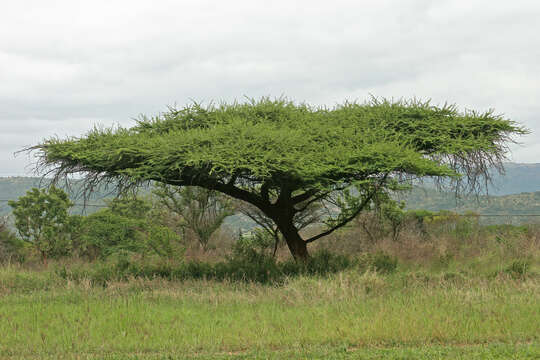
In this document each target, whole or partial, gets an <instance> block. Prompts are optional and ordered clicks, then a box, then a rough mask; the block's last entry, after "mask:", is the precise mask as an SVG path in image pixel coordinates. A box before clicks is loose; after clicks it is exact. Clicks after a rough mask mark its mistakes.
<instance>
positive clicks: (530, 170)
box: [0, 163, 540, 226]
mask: <svg viewBox="0 0 540 360" xmlns="http://www.w3.org/2000/svg"><path fill="white" fill-rule="evenodd" d="M505 167H506V174H505V175H504V176H500V175H495V176H494V182H493V186H490V187H489V194H490V195H491V196H490V197H489V198H488V197H485V196H481V197H479V198H476V197H463V198H461V199H456V198H455V196H454V194H453V193H444V192H439V191H436V190H435V189H432V188H429V186H428V185H426V186H423V187H422V188H419V187H416V188H415V189H413V190H412V191H411V192H409V193H407V194H402V195H400V196H399V198H400V200H404V201H405V202H406V204H407V208H409V209H426V210H432V211H437V210H453V211H458V212H464V211H467V210H474V211H477V212H480V213H485V214H507V213H510V214H530V213H534V214H537V213H538V214H540V163H537V164H516V163H507V164H506V165H505ZM46 185H47V180H42V179H40V178H32V177H7V178H0V199H1V200H11V199H17V198H18V197H19V196H21V195H24V194H25V193H26V191H28V190H29V189H31V188H32V187H43V186H46ZM72 189H73V192H74V193H75V194H76V193H77V189H78V187H77V183H76V182H75V183H74V184H73V186H72ZM108 196H110V192H108V191H106V190H103V189H102V190H100V191H97V192H96V193H94V194H93V195H92V197H91V199H90V203H93V204H103V201H102V199H103V198H105V197H108ZM75 201H76V202H79V203H80V202H81V200H80V199H75ZM75 210H76V212H80V211H82V207H78V208H76V209H75ZM93 210H95V208H88V209H87V212H91V211H93ZM9 211H10V208H9V206H8V205H7V203H6V202H5V201H0V215H3V214H6V213H8V212H9ZM231 220H232V219H231ZM236 220H237V221H240V223H242V221H241V220H240V219H236ZM236 220H232V221H231V222H232V223H235V222H236ZM244 225H245V224H244ZM241 226H242V225H241Z"/></svg>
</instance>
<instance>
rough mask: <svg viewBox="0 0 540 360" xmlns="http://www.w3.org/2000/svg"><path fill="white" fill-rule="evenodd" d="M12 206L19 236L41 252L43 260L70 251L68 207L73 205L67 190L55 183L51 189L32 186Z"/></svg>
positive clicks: (12, 202) (11, 203) (10, 203)
mask: <svg viewBox="0 0 540 360" xmlns="http://www.w3.org/2000/svg"><path fill="white" fill-rule="evenodd" d="M9 205H10V206H11V207H12V208H13V216H14V217H15V227H16V228H17V231H18V233H19V235H20V236H21V238H22V239H23V240H24V241H26V242H28V243H29V244H31V245H32V246H33V247H34V248H35V249H36V250H37V251H38V252H39V253H40V255H41V258H42V260H43V261H46V259H47V258H49V257H51V258H55V257H59V256H64V255H68V254H69V253H70V249H71V238H70V236H69V224H70V216H69V213H68V209H69V208H70V207H71V206H72V205H73V204H72V203H71V201H70V200H69V198H68V196H67V194H66V193H65V192H64V191H62V190H61V189H58V188H56V187H54V186H53V187H51V188H49V189H48V190H44V189H38V188H33V189H32V190H29V191H28V192H27V193H26V195H25V196H21V197H20V198H19V199H18V200H17V201H10V202H9Z"/></svg>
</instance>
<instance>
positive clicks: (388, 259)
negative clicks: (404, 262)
mask: <svg viewBox="0 0 540 360" xmlns="http://www.w3.org/2000/svg"><path fill="white" fill-rule="evenodd" d="M397 264H398V260H397V258H396V257H393V256H391V255H389V254H387V253H385V252H382V251H378V252H376V253H375V254H373V255H371V256H370V258H369V265H370V267H371V268H373V270H375V271H377V272H380V273H383V274H390V273H393V272H394V271H396V269H397Z"/></svg>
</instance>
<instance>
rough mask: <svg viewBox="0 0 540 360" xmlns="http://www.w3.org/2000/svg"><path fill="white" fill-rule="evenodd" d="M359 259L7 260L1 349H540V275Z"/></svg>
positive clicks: (187, 352)
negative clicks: (281, 278)
mask: <svg viewBox="0 0 540 360" xmlns="http://www.w3.org/2000/svg"><path fill="white" fill-rule="evenodd" d="M451 275H452V276H448V274H444V273H441V274H440V275H433V274H426V273H419V272H413V271H408V272H403V271H401V272H397V273H394V274H391V275H379V274H376V273H373V272H365V273H364V272H359V271H357V270H355V269H352V270H348V271H346V272H343V273H338V274H335V275H332V276H330V277H327V278H319V277H297V278H293V279H289V280H288V281H286V282H285V284H284V285H282V286H270V285H261V284H255V283H235V282H232V283H229V282H215V281H205V280H196V281H195V280H194V281H184V282H178V281H176V282H169V281H165V280H163V279H153V280H145V279H130V280H129V281H123V282H113V283H109V284H108V286H107V287H99V286H93V285H92V284H91V283H90V281H84V279H83V280H82V281H79V282H73V281H66V280H63V279H61V278H59V277H57V275H55V273H54V271H45V272H34V271H29V270H22V269H18V268H15V267H7V268H4V269H3V270H0V334H1V336H0V358H2V357H6V358H51V359H52V358H61V356H63V357H64V358H77V356H76V354H79V355H80V358H87V359H99V358H105V359H123V358H128V359H131V358H132V359H137V358H139V359H162V358H163V359H166V358H167V356H168V355H170V356H171V358H184V357H187V356H195V355H196V357H197V358H202V359H210V358H212V359H213V358H227V357H229V355H230V353H232V355H234V356H237V357H239V358H284V359H285V358H337V359H339V358H359V359H379V358H380V359H424V358H425V359H445V358H458V359H459V358H463V359H466V358H485V359H497V358H500V359H508V358H510V359H511V358H540V349H539V334H540V306H539V305H538V303H539V301H538V300H539V295H540V281H539V279H538V277H537V276H536V275H534V274H533V275H531V276H527V277H523V278H518V279H516V278H513V277H512V276H509V275H506V274H500V275H498V276H489V277H487V276H472V275H459V276H456V274H451Z"/></svg>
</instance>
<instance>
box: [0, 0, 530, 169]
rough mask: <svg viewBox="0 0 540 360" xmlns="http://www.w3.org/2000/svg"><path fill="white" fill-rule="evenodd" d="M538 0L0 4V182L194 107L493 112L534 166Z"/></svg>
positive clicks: (7, 0) (22, 0)
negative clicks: (39, 158) (32, 151)
mask: <svg viewBox="0 0 540 360" xmlns="http://www.w3.org/2000/svg"><path fill="white" fill-rule="evenodd" d="M539 34H540V1H537V0H530V1H524V0H512V1H502V0H500V1H499V0H497V1H495V0H486V1H474V0H469V1H465V0H453V1H444V0H438V1H428V0H416V1H412V0H411V1H404V0H395V1H359V0H356V1H340V0H333V1H328V0H325V1H315V0H309V1H294V0H293V1H291V0H288V1H281V0H279V1H276V0H273V1H262V0H261V1H257V0H250V1H235V0H229V1H216V0H214V1H204V0H193V1H134V0H130V1H120V0H115V1H101V0H93V1H75V0H66V1H53V0H47V1H26V0H18V1H16V0H2V2H1V6H0V140H1V141H0V176H6V175H24V174H31V170H32V168H31V167H30V165H29V164H30V163H31V161H30V160H31V159H29V158H28V157H27V156H26V155H18V156H16V157H15V156H14V155H13V153H14V152H15V151H17V150H20V149H21V148H23V147H25V146H27V145H32V144H35V143H37V142H39V141H40V140H42V139H44V138H46V137H49V136H53V135H58V136H61V137H64V136H70V135H81V134H83V133H85V132H86V131H87V130H89V129H90V128H92V127H93V125H94V124H102V125H105V126H111V125H114V124H121V125H124V126H130V125H132V124H133V120H132V119H133V118H134V117H137V116H138V115H139V114H141V113H144V114H147V115H151V114H156V113H158V112H160V111H163V110H165V109H166V106H167V105H172V104H178V105H183V104H186V103H188V102H190V99H194V100H197V101H203V102H208V101H209V100H212V99H214V100H227V101H230V100H234V99H239V100H242V99H243V98H244V96H249V97H260V96H263V95H270V96H280V95H286V96H288V97H289V98H291V99H294V100H298V101H307V102H310V103H315V104H326V105H330V106H331V105H334V104H336V103H339V102H343V100H345V99H349V100H355V99H356V100H361V101H362V100H365V99H367V98H368V96H369V94H373V95H375V96H382V97H394V98H399V97H405V98H409V97H413V96H416V97H420V98H423V99H427V98H431V99H432V100H433V102H434V103H439V104H442V103H444V102H445V101H448V102H451V103H457V104H458V106H459V107H460V108H461V109H465V108H468V109H477V110H487V109H490V108H494V109H495V110H496V112H498V113H503V114H504V115H505V116H506V117H507V118H510V119H512V120H516V121H519V122H521V123H522V124H524V125H525V126H527V127H528V128H529V129H531V130H532V134H531V135H529V136H526V137H523V138H521V141H522V143H523V144H522V145H521V146H518V147H514V148H513V152H512V156H511V159H512V160H513V161H517V162H536V163H538V162H540V118H539V117H540V115H539V114H540V35H539Z"/></svg>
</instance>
